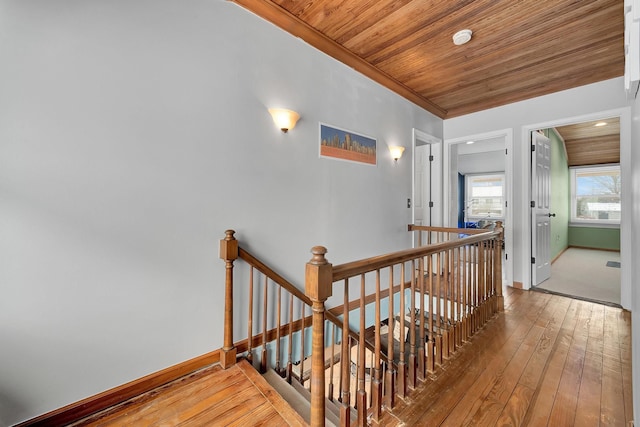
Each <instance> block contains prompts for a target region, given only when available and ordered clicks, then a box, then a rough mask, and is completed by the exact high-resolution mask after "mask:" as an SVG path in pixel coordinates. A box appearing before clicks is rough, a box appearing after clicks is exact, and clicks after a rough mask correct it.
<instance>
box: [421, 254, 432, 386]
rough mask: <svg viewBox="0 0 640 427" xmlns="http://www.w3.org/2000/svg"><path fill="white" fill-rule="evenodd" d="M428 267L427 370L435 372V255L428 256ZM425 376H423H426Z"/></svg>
mask: <svg viewBox="0 0 640 427" xmlns="http://www.w3.org/2000/svg"><path fill="white" fill-rule="evenodd" d="M428 260H429V261H428V269H429V305H428V306H429V312H428V313H426V315H427V322H428V324H429V328H428V332H427V333H428V340H429V341H428V343H427V367H426V369H427V371H428V372H429V373H433V372H434V371H435V369H436V367H435V356H434V355H435V345H436V344H435V335H436V334H435V331H434V328H433V316H434V315H435V314H434V312H433V256H431V255H430V256H429V258H428ZM424 315H425V313H424V292H422V298H421V300H420V321H421V322H422V321H424V320H423V319H424ZM421 338H422V339H421V340H422V341H424V337H421ZM425 377H426V376H424V377H423V378H425Z"/></svg>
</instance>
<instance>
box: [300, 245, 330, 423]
mask: <svg viewBox="0 0 640 427" xmlns="http://www.w3.org/2000/svg"><path fill="white" fill-rule="evenodd" d="M311 253H312V254H313V256H312V257H311V260H310V261H309V262H308V263H307V266H306V268H305V275H304V277H305V291H306V295H307V296H308V297H309V299H310V300H311V302H312V303H313V305H312V308H313V318H312V321H313V323H312V334H311V335H312V344H311V345H312V347H311V426H312V427H318V426H324V422H325V415H324V398H325V394H324V393H325V392H324V388H325V382H324V311H325V309H324V302H325V301H326V300H327V298H329V297H330V296H331V288H332V284H333V270H332V268H333V267H332V265H331V264H330V263H329V262H328V261H327V260H326V258H325V257H324V255H325V254H326V253H327V249H326V248H324V247H322V246H314V247H313V248H311ZM303 345H304V344H303Z"/></svg>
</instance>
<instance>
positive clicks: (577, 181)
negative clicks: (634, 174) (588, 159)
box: [570, 165, 621, 225]
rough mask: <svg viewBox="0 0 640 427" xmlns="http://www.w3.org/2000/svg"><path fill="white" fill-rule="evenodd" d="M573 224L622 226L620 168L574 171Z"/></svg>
mask: <svg viewBox="0 0 640 427" xmlns="http://www.w3.org/2000/svg"><path fill="white" fill-rule="evenodd" d="M570 171H571V222H572V223H579V224H599V225H606V224H611V225H615V224H620V188H621V186H620V165H607V166H594V167H583V168H578V167H576V168H571V169H570Z"/></svg>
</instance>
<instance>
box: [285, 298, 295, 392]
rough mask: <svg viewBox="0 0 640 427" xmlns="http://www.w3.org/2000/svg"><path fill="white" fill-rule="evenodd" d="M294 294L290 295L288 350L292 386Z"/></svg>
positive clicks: (288, 367) (288, 378) (288, 365)
mask: <svg viewBox="0 0 640 427" xmlns="http://www.w3.org/2000/svg"><path fill="white" fill-rule="evenodd" d="M293 298H294V297H293V294H290V295H289V348H288V349H287V374H286V379H287V382H288V383H289V384H291V375H292V374H293Z"/></svg>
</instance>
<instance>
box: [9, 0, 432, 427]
mask: <svg viewBox="0 0 640 427" xmlns="http://www.w3.org/2000/svg"><path fill="white" fill-rule="evenodd" d="M0 63H2V67H0V93H1V94H2V96H0V236H1V238H0V294H1V295H2V297H1V298H0V347H1V350H0V425H6V424H11V423H14V422H19V421H21V420H24V419H28V418H31V417H33V416H36V415H38V414H41V413H44V412H47V411H49V410H52V409H55V408H58V407H61V406H63V405H65V404H68V403H71V402H74V401H77V400H79V399H82V398H85V397H87V396H90V395H93V394H95V393H98V392H101V391H103V390H106V389H109V388H111V387H114V386H117V385H120V384H122V383H125V382H128V381H130V380H133V379H135V378H139V377H141V376H143V375H146V374H148V373H151V372H155V371H157V370H159V369H162V368H165V367H167V366H170V365H173V364H175V363H179V362H181V361H184V360H186V359H189V358H192V357H195V356H198V355H201V354H204V353H206V352H209V351H212V350H214V349H217V348H219V347H220V346H221V345H222V320H223V316H222V314H223V304H222V300H223V297H222V295H223V278H224V268H223V263H222V261H220V260H219V259H218V240H219V239H220V238H222V237H223V236H224V230H225V229H227V228H234V229H236V230H237V237H238V238H239V239H240V240H242V241H243V242H246V245H247V246H248V248H249V249H250V250H251V251H253V252H254V253H255V254H256V255H258V256H261V257H263V258H264V259H265V260H266V261H267V262H269V263H270V264H272V265H273V266H275V267H276V268H278V269H279V270H280V271H281V272H282V274H283V275H285V277H288V278H289V279H290V280H292V281H294V282H295V283H298V284H299V285H300V286H302V280H303V271H304V263H305V262H306V261H308V260H309V259H310V253H309V249H310V248H311V247H312V246H314V245H318V244H321V245H325V246H327V247H328V248H329V253H328V258H329V260H330V261H331V262H333V263H341V262H345V261H349V260H352V259H355V258H357V257H362V256H368V255H373V254H377V253H381V252H388V251H393V250H398V249H401V248H406V247H408V246H409V245H410V242H411V239H410V235H409V234H408V233H407V232H406V226H407V223H408V222H409V221H410V220H411V210H410V209H407V207H406V200H407V198H409V197H411V164H412V159H411V156H410V155H407V153H408V152H409V150H407V151H405V156H403V158H402V159H401V160H400V161H399V162H398V164H397V165H395V166H394V165H393V164H392V161H391V159H390V156H389V152H388V150H387V148H386V145H387V144H400V145H404V146H406V147H410V144H411V142H412V128H414V127H415V128H417V129H420V130H422V131H424V132H427V133H429V134H431V135H434V136H436V137H442V121H441V120H440V119H438V118H436V117H434V116H433V115H431V114H429V113H427V112H426V111H424V110H422V109H421V108H418V107H416V106H415V105H413V104H411V103H409V102H408V101H406V100H404V99H402V98H400V97H399V96H397V95H395V94H393V93H391V92H390V91H388V90H387V89H384V88H382V87H380V86H379V85H377V84H375V83H373V82H372V81H370V80H368V79H367V78H365V77H363V76H361V75H359V74H357V73H356V72H355V71H353V70H352V69H350V68H348V67H346V66H344V65H342V64H340V63H338V62H336V61H335V60H333V59H330V58H328V57H327V56H325V55H324V54H322V53H320V52H319V51H317V50H315V49H313V48H311V47H309V46H308V45H306V44H304V43H303V42H302V41H301V40H299V39H297V38H294V37H291V36H289V35H288V34H286V33H284V32H282V31H281V30H279V29H277V28H276V27H274V26H272V25H271V24H268V23H266V22H264V21H262V20H261V19H259V18H257V17H255V16H254V15H252V14H249V13H248V12H246V11H245V10H243V9H241V8H239V7H237V6H235V5H233V4H231V3H228V2H222V1H210V0H206V1H205V0H194V1H190V2H188V3H185V2H180V1H170V0H162V1H158V0H137V1H130V2H129V1H128V2H123V1H114V2H106V1H83V2H78V1H71V0H59V1H56V2H50V1H45V0H39V1H36V0H33V1H29V2H25V1H20V0H13V1H9V0H5V1H4V2H3V4H2V13H0ZM273 106H281V107H287V108H292V109H295V110H297V111H298V112H300V113H301V115H302V119H301V120H300V122H299V123H298V126H297V127H296V128H295V129H294V130H292V131H291V132H289V133H288V134H282V133H281V132H280V131H279V130H277V129H276V128H275V125H274V124H273V122H272V121H271V118H270V116H269V114H268V113H267V108H268V107H273ZM319 121H322V122H326V123H330V124H334V125H336V126H340V127H344V128H347V129H351V130H355V131H360V132H362V133H364V134H367V135H370V136H373V137H375V138H377V140H378V165H377V166H375V167H372V166H366V165H360V164H354V163H348V162H340V161H335V160H329V159H321V158H319V156H318V122H319ZM236 330H237V331H240V330H241V329H240V326H239V325H238V324H236ZM242 330H244V329H242Z"/></svg>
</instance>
